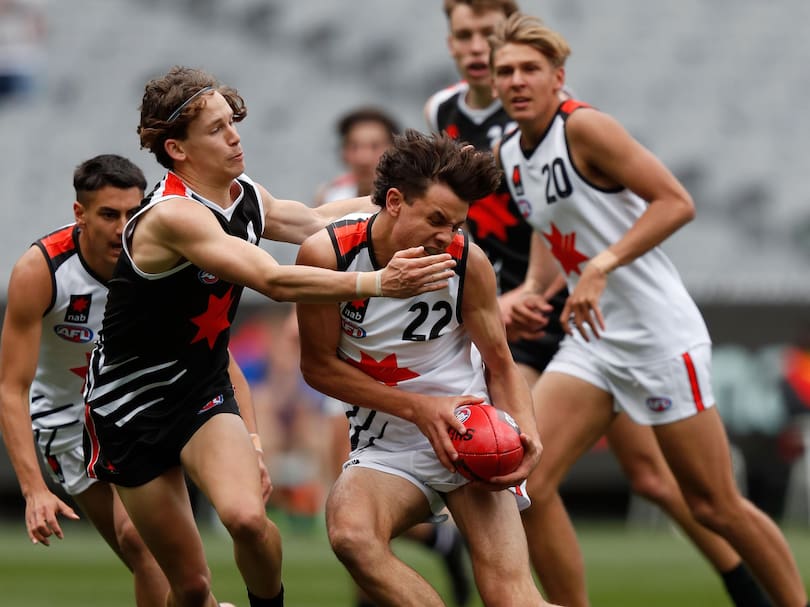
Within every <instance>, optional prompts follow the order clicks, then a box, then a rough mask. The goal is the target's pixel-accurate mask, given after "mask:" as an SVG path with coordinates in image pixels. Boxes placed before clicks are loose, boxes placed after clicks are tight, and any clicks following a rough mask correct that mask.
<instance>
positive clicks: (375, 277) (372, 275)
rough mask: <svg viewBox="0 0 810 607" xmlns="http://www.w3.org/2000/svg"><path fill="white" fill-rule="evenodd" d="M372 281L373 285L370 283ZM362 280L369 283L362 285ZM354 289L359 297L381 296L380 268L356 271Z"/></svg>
mask: <svg viewBox="0 0 810 607" xmlns="http://www.w3.org/2000/svg"><path fill="white" fill-rule="evenodd" d="M372 281H373V282H374V286H373V287H371V284H370V283H371V282H372ZM364 282H368V283H369V285H368V286H364V284H363V283H364ZM354 290H355V293H356V294H357V297H358V298H361V299H365V298H366V297H380V296H382V270H377V271H376V272H358V273H357V282H356V283H355V286H354Z"/></svg>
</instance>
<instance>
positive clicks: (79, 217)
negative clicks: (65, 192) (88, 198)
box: [73, 200, 87, 228]
mask: <svg viewBox="0 0 810 607" xmlns="http://www.w3.org/2000/svg"><path fill="white" fill-rule="evenodd" d="M86 212H87V209H85V208H84V205H83V204H82V203H81V202H79V201H78V200H76V201H74V202H73V217H74V218H75V219H76V223H77V224H78V225H79V227H80V228H83V227H84V226H85V225H87V221H86V220H85V214H86Z"/></svg>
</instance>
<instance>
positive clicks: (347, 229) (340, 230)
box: [335, 221, 368, 255]
mask: <svg viewBox="0 0 810 607" xmlns="http://www.w3.org/2000/svg"><path fill="white" fill-rule="evenodd" d="M367 227H368V222H367V221H358V222H354V223H349V224H346V225H341V226H335V240H336V241H337V244H338V248H339V249H340V254H341V255H347V254H348V253H349V252H350V251H351V250H353V249H355V248H356V247H358V246H360V245H361V244H362V243H363V242H365V240H366V228H367Z"/></svg>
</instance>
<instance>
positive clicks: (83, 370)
mask: <svg viewBox="0 0 810 607" xmlns="http://www.w3.org/2000/svg"><path fill="white" fill-rule="evenodd" d="M84 356H85V358H86V359H87V364H86V365H85V366H83V367H73V368H71V369H70V372H71V373H75V374H76V375H78V376H79V377H81V378H82V392H84V384H85V382H86V381H87V371H88V370H89V369H90V352H85V353H84Z"/></svg>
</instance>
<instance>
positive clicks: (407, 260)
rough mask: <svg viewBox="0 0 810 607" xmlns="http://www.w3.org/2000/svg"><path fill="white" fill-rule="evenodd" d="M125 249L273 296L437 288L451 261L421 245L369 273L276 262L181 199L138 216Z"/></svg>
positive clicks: (349, 295) (399, 293)
mask: <svg viewBox="0 0 810 607" xmlns="http://www.w3.org/2000/svg"><path fill="white" fill-rule="evenodd" d="M132 254H133V257H134V259H135V262H136V264H137V265H138V267H139V268H140V269H141V270H143V271H146V272H153V273H157V272H163V271H167V270H169V269H171V268H173V267H175V266H176V265H177V264H178V263H179V262H180V261H182V260H184V259H187V260H189V261H191V262H192V263H193V264H194V265H196V266H198V267H200V268H203V269H205V270H206V271H208V272H211V273H212V274H214V275H216V276H218V277H220V278H222V279H225V280H227V281H229V282H233V283H236V284H241V285H245V286H247V287H250V288H252V289H254V290H255V291H258V292H259V293H263V294H264V295H267V296H268V297H270V298H272V299H275V300H277V301H342V300H346V299H353V298H356V297H369V296H375V295H379V294H382V295H385V296H387V297H409V296H411V295H415V294H418V293H425V292H428V291H435V290H437V289H441V288H444V287H445V286H446V285H447V282H446V280H447V278H449V277H450V276H452V270H451V269H450V268H452V267H453V266H454V265H455V262H454V261H453V260H452V259H451V258H450V256H449V255H447V254H441V255H430V256H425V255H424V250H423V249H422V248H421V247H417V248H414V249H408V250H407V251H400V252H399V253H397V254H396V255H395V256H394V257H393V259H392V260H391V261H390V262H389V264H388V265H387V266H386V267H385V268H383V269H382V270H378V271H377V272H360V273H358V272H334V271H330V270H325V269H322V268H314V267H307V266H291V265H280V264H279V263H278V262H277V261H276V260H275V259H273V257H272V256H271V255H270V254H269V253H267V252H266V251H264V250H263V249H261V248H259V247H257V246H255V245H252V244H249V243H247V242H246V241H244V240H242V239H241V238H237V237H235V236H230V235H228V234H226V233H225V232H224V231H223V230H222V228H221V227H220V225H219V223H218V222H217V220H216V219H215V218H214V216H213V215H212V214H211V213H210V212H209V211H208V210H207V209H206V208H205V207H203V206H202V205H199V204H197V203H195V202H192V201H190V200H187V199H182V198H178V199H174V200H172V203H171V204H158V205H156V206H155V207H153V208H151V209H149V210H148V211H147V212H146V213H144V214H143V216H142V217H141V218H140V219H139V222H138V225H137V226H136V228H135V233H134V236H133V244H132Z"/></svg>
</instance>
